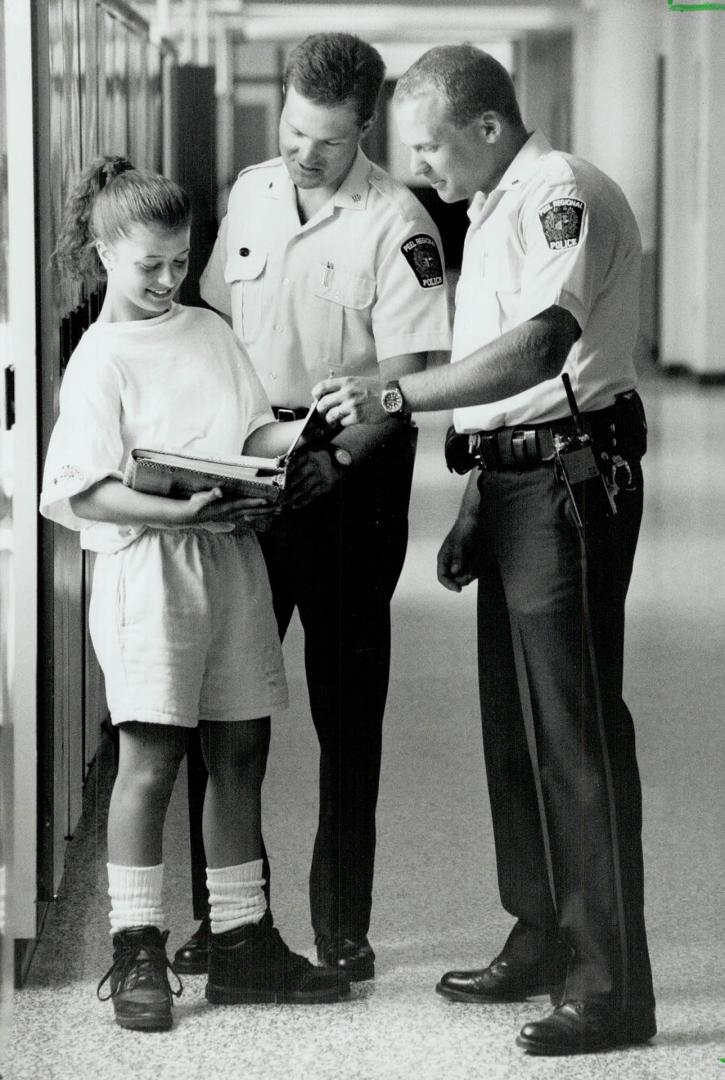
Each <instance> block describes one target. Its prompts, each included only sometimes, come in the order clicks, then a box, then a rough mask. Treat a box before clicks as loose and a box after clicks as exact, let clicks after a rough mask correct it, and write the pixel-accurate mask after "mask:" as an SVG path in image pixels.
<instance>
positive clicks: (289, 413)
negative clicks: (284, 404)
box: [277, 408, 297, 424]
mask: <svg viewBox="0 0 725 1080" xmlns="http://www.w3.org/2000/svg"><path fill="white" fill-rule="evenodd" d="M277 419H278V420H280V421H281V422H282V423H283V424H288V423H290V421H292V420H296V419H297V414H296V413H295V411H294V409H279V408H278V409H277Z"/></svg>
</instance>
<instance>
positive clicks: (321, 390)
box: [312, 375, 388, 427]
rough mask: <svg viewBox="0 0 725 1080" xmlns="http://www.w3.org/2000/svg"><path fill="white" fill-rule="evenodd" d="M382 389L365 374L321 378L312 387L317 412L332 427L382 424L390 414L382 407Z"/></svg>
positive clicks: (374, 380) (377, 382) (375, 380)
mask: <svg viewBox="0 0 725 1080" xmlns="http://www.w3.org/2000/svg"><path fill="white" fill-rule="evenodd" d="M381 393H382V386H381V384H380V382H379V381H378V380H377V379H373V378H364V377H363V376H362V375H348V376H345V377H341V378H334V379H322V381H321V382H318V383H317V385H316V386H314V387H313V388H312V396H313V398H317V399H318V403H317V411H318V412H320V413H322V415H323V416H324V417H325V419H326V420H327V423H328V424H330V425H331V426H332V427H335V426H336V425H338V424H339V425H340V426H341V427H348V426H349V425H350V424H381V423H382V422H383V420H387V419H388V414H387V413H386V411H385V409H384V408H383V407H382V405H381V404H380V395H381Z"/></svg>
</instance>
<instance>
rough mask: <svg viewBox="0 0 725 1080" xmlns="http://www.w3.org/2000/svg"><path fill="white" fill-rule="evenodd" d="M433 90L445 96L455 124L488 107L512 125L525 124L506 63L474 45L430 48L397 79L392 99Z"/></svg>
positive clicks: (472, 118)
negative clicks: (500, 61) (504, 64)
mask: <svg viewBox="0 0 725 1080" xmlns="http://www.w3.org/2000/svg"><path fill="white" fill-rule="evenodd" d="M430 90H437V91H438V92H439V93H440V94H442V95H443V97H444V98H445V99H446V102H447V103H448V112H449V118H450V121H451V123H452V124H453V125H454V126H455V127H465V125H466V124H469V123H470V122H471V120H475V118H476V117H477V116H480V115H481V113H484V112H488V111H489V110H490V111H492V112H497V113H499V114H500V115H501V116H502V117H503V118H504V119H505V120H507V121H508V122H509V123H510V124H511V125H512V126H513V127H523V121H522V119H521V111H520V109H519V104H518V101H517V100H516V90H515V89H514V84H513V80H512V79H511V76H510V75H509V73H508V71H507V70H506V68H505V67H504V66H503V64H500V63H499V62H498V60H495V59H494V57H493V56H491V55H490V54H489V53H486V52H483V50H482V49H477V48H476V47H475V46H474V45H437V46H436V47H435V48H433V49H428V51H427V52H425V53H423V55H422V56H421V57H420V59H418V60H416V62H415V63H414V64H412V65H411V67H409V68H408V70H407V71H406V72H405V74H404V75H402V76H401V78H400V79H399V80H398V83H397V85H396V87H395V94H394V98H393V100H394V101H396V102H398V103H399V102H400V101H402V100H403V98H406V97H418V96H421V95H423V94H425V93H427V92H428V91H430Z"/></svg>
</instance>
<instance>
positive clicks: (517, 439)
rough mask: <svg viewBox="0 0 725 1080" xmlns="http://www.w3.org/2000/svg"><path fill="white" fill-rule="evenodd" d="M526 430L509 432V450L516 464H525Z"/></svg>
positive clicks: (526, 458) (526, 460)
mask: <svg viewBox="0 0 725 1080" xmlns="http://www.w3.org/2000/svg"><path fill="white" fill-rule="evenodd" d="M526 436H527V432H526V431H521V430H518V429H517V430H516V431H512V432H511V452H512V454H513V458H514V461H515V462H516V464H517V465H526V464H527V463H528V456H527V452H526V451H527V439H526Z"/></svg>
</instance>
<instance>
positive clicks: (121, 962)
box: [96, 931, 184, 1001]
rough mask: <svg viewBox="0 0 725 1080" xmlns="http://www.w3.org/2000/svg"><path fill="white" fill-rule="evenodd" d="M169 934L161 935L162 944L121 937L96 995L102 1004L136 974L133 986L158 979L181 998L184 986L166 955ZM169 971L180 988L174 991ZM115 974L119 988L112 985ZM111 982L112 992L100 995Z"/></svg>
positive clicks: (175, 995) (174, 994)
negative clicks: (103, 988) (106, 984)
mask: <svg viewBox="0 0 725 1080" xmlns="http://www.w3.org/2000/svg"><path fill="white" fill-rule="evenodd" d="M167 937H168V931H166V932H165V933H164V934H163V935H162V944H161V945H155V944H153V943H150V942H148V941H144V940H142V939H138V938H137V939H136V940H130V939H129V938H128V937H122V938H121V941H120V942H119V943H118V945H117V947H116V950H115V952H114V957H113V963H112V964H111V966H110V968H109V969H108V971H107V972H106V974H105V975H104V976H103V978H102V979H101V981H100V982H99V984H98V986H97V987H96V996H97V997H98V1000H99V1001H108V1000H109V998H112V997H114V996H115V995H116V994H117V993H118V992H119V990H121V989H122V988H124V987H125V988H126V989H129V988H130V987H128V986H126V984H127V982H130V978H129V977H130V976H131V974H132V973H133V974H134V976H135V978H134V979H133V983H134V985H137V984H138V983H139V982H147V983H148V982H150V983H154V982H156V983H158V981H159V978H160V979H161V980H162V981H163V982H165V983H166V987H167V989H168V990H169V992H170V993H171V994H173V996H174V997H176V998H178V997H181V995H182V993H183V990H184V984H183V983H182V981H181V979H180V978H179V976H178V975H177V974H176V972H175V971H174V969H173V967H172V965H171V962H170V960H169V958H168V956H167V955H166V948H165V944H166V938H167ZM168 971H170V972H171V974H172V975H173V976H174V979H175V980H176V984H177V988H176V989H174V988H173V987H172V986H171V984H170V983H169V977H168V974H167V972H168ZM114 975H116V976H117V979H116V985H115V986H113V976H114ZM107 982H108V983H109V986H110V990H109V992H108V993H107V994H105V995H103V994H101V989H102V987H103V986H104V985H105V983H107Z"/></svg>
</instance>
